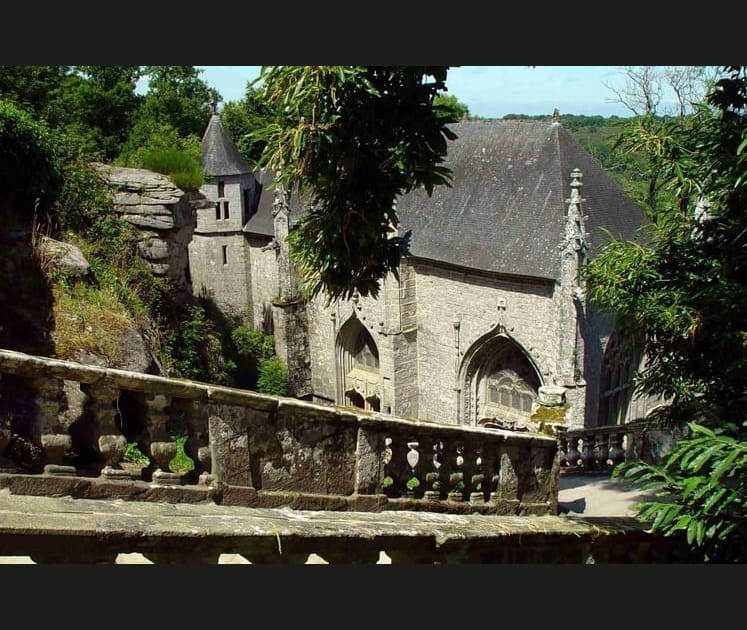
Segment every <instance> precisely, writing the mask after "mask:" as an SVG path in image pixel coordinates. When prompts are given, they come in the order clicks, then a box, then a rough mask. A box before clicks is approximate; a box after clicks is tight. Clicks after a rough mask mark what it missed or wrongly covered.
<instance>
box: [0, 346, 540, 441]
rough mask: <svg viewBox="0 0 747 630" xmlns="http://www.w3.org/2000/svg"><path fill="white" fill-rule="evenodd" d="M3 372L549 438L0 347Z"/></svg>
mask: <svg viewBox="0 0 747 630" xmlns="http://www.w3.org/2000/svg"><path fill="white" fill-rule="evenodd" d="M2 373H9V374H17V375H19V376H39V375H43V376H50V377H54V378H58V379H62V380H71V381H77V382H79V383H84V384H91V385H93V384H104V383H105V384H108V385H112V386H115V387H117V388H119V389H124V390H128V391H133V392H141V393H145V394H161V395H164V396H170V397H172V398H180V399H186V400H194V401H198V402H206V403H225V404H235V405H240V406H244V407H250V408H253V409H257V410H261V411H270V410H273V409H275V408H277V407H279V406H283V407H287V406H298V407H300V408H304V409H308V410H310V411H313V412H314V413H316V414H319V415H324V416H327V417H332V416H334V417H336V418H338V419H339V420H340V421H343V422H357V423H359V424H361V425H364V426H365V425H382V424H383V425H393V426H406V427H420V428H421V429H423V430H424V431H427V432H432V431H435V432H439V433H444V434H446V435H449V434H451V435H455V434H459V433H470V434H480V435H491V436H501V437H502V438H503V439H504V440H505V441H507V442H514V441H516V442H527V443H535V442H536V443H541V442H542V443H548V444H549V443H550V442H553V441H554V438H552V437H549V436H546V435H542V434H531V435H527V434H525V433H518V432H512V431H507V430H503V429H487V428H484V427H478V426H467V425H457V424H442V423H436V422H429V421H427V420H423V419H418V418H398V417H395V416H388V415H383V414H379V413H376V412H371V411H366V410H363V409H357V408H354V407H345V406H341V405H327V404H319V403H311V402H308V401H305V400H299V399H297V398H290V397H286V396H274V395H271V394H261V393H259V392H255V391H252V390H247V389H239V388H234V387H228V386H224V385H215V384H210V383H205V382H201V381H194V380H191V379H184V378H177V377H166V376H157V375H154V374H145V373H142V372H130V371H127V370H120V369H116V368H105V367H99V366H95V365H85V364H82V363H76V362H73V361H66V360H63V359H54V358H48V357H38V356H34V355H29V354H24V353H22V352H17V351H15V350H5V349H0V374H2Z"/></svg>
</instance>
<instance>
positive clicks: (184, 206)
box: [94, 164, 213, 290]
mask: <svg viewBox="0 0 747 630" xmlns="http://www.w3.org/2000/svg"><path fill="white" fill-rule="evenodd" d="M94 166H95V167H96V168H97V169H98V170H99V172H101V173H102V174H103V175H104V177H105V178H106V180H107V181H108V182H109V184H110V185H111V186H112V187H113V188H114V196H113V202H114V209H115V210H116V211H117V212H118V213H119V215H120V217H121V218H122V219H124V220H125V221H127V222H128V223H130V224H131V225H133V226H134V227H136V228H137V229H138V230H139V231H140V234H141V238H140V241H139V243H138V253H139V254H140V256H141V257H142V258H143V260H145V262H147V263H148V265H149V266H150V268H151V269H152V270H153V273H155V274H156V275H159V276H165V277H167V278H169V279H170V280H171V281H172V282H173V283H174V286H175V288H176V289H177V290H189V288H190V281H189V259H188V254H187V245H188V244H189V242H190V241H191V240H192V234H193V232H194V228H195V211H196V210H197V209H198V208H203V207H211V206H212V205H213V204H212V202H210V201H208V200H207V199H205V197H204V196H203V195H202V194H201V193H199V192H184V191H183V190H181V189H180V188H178V187H177V186H175V185H174V184H173V183H172V181H171V180H170V179H169V178H168V177H167V176H166V175H161V174H160V173H155V172H153V171H148V170H145V169H139V168H126V167H118V166H109V165H106V164H95V165H94Z"/></svg>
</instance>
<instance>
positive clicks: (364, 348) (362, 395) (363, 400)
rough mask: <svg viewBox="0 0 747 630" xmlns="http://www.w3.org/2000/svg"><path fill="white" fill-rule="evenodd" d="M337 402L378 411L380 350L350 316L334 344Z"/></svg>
mask: <svg viewBox="0 0 747 630" xmlns="http://www.w3.org/2000/svg"><path fill="white" fill-rule="evenodd" d="M335 356H336V359H337V361H336V363H337V366H336V368H337V369H336V371H337V401H338V402H339V403H340V404H343V405H349V406H352V407H360V408H361V409H368V410H370V411H380V410H381V374H380V372H379V349H378V348H377V346H376V342H375V341H374V339H373V337H372V336H371V333H370V332H369V331H368V329H367V328H366V327H365V326H364V325H363V324H362V323H361V322H360V321H359V320H358V318H357V317H355V316H352V317H350V319H348V320H347V321H346V322H345V323H344V324H343V325H342V328H340V331H339V332H338V333H337V339H336V343H335Z"/></svg>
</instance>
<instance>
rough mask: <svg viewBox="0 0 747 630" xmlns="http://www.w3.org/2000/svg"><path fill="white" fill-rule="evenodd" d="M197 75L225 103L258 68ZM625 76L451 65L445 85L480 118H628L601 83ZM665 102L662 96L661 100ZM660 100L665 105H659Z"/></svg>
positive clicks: (598, 69)
mask: <svg viewBox="0 0 747 630" xmlns="http://www.w3.org/2000/svg"><path fill="white" fill-rule="evenodd" d="M198 67H200V68H202V69H203V73H202V74H201V75H200V76H201V78H202V79H203V80H205V81H206V82H207V83H208V84H209V85H210V86H211V87H214V88H216V89H217V90H218V92H220V94H221V96H222V97H223V100H224V102H225V101H237V100H241V98H242V97H243V95H244V89H245V87H246V84H247V82H248V81H251V80H253V79H255V78H256V77H257V76H258V75H259V72H260V68H261V66H198ZM624 83H625V78H624V75H623V73H622V70H621V68H620V66H535V67H530V66H460V67H453V68H450V69H449V73H448V78H447V80H446V87H447V90H448V93H449V94H453V95H454V96H456V97H457V99H459V101H461V102H462V103H464V104H465V105H467V107H469V111H470V113H471V114H473V115H475V116H480V117H483V118H502V117H503V116H505V115H506V114H527V115H541V114H545V115H548V116H549V115H551V114H552V113H553V110H554V109H555V108H557V109H558V110H559V111H560V113H561V115H562V114H584V115H587V116H593V115H600V116H605V117H607V116H629V115H630V111H629V110H628V109H626V108H625V107H624V106H623V105H621V104H619V103H614V102H613V101H614V98H615V95H614V93H613V92H612V90H610V89H609V88H608V87H605V84H611V85H614V86H615V87H617V88H618V89H619V88H621V87H622V86H623V85H624ZM664 100H665V101H666V100H667V99H666V97H665V99H664ZM663 104H664V103H663Z"/></svg>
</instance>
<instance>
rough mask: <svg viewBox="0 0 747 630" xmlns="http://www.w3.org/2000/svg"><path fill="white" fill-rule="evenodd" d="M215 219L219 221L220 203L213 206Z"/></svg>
mask: <svg viewBox="0 0 747 630" xmlns="http://www.w3.org/2000/svg"><path fill="white" fill-rule="evenodd" d="M215 218H216V219H220V201H219V202H218V203H216V204H215Z"/></svg>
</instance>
